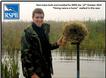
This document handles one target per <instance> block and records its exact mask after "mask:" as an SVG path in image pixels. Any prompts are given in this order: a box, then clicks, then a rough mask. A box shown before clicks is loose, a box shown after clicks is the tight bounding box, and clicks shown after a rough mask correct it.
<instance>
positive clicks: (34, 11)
mask: <svg viewBox="0 0 106 78" xmlns="http://www.w3.org/2000/svg"><path fill="white" fill-rule="evenodd" d="M35 13H39V14H43V15H44V12H43V10H42V9H41V8H35V9H34V10H33V12H32V17H34V15H35Z"/></svg>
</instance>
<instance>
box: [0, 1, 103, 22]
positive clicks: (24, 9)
mask: <svg viewBox="0 0 106 78" xmlns="http://www.w3.org/2000/svg"><path fill="white" fill-rule="evenodd" d="M5 3H8V2H3V3H2V7H3V4H5ZM9 3H14V2H9ZM15 3H19V4H20V19H19V21H31V20H32V11H33V10H34V8H42V9H43V10H44V13H45V18H44V19H45V20H54V21H69V20H88V19H92V20H99V19H105V3H104V2H15ZM37 4H39V5H40V6H37ZM41 4H46V5H47V4H51V5H54V4H66V5H70V6H41ZM72 4H80V5H81V7H91V5H90V4H92V5H97V4H99V6H94V8H100V9H83V10H82V9H78V8H79V7H80V6H72ZM84 4H85V6H82V5H84ZM88 4H89V5H88ZM53 7H55V8H56V7H58V8H62V7H68V8H69V7H70V8H71V9H61V10H60V9H54V8H53ZM72 8H77V9H72ZM2 12H3V8H2ZM2 17H3V13H2ZM2 20H3V21H7V20H4V19H3V18H2ZM12 21H13V20H12ZM16 21H18V20H16Z"/></svg>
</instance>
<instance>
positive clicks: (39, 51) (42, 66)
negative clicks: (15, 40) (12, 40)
mask: <svg viewBox="0 0 106 78" xmlns="http://www.w3.org/2000/svg"><path fill="white" fill-rule="evenodd" d="M42 27H43V29H44V32H45V35H46V39H47V41H48V42H49V38H48V37H49V36H48V35H49V31H50V25H49V24H46V23H44V24H43V26H42ZM45 46H48V44H45ZM58 47H59V46H58V45H57V43H54V44H50V43H49V46H48V50H49V51H48V52H49V53H48V54H49V55H50V56H49V57H48V56H46V57H48V59H47V58H46V57H45V56H44V54H45V53H44V51H43V48H42V43H41V40H40V38H39V36H38V34H37V32H36V30H34V28H33V27H32V25H30V26H29V27H27V28H26V29H25V30H24V32H23V35H22V39H21V61H22V70H23V74H24V76H25V77H31V76H32V74H33V73H36V74H37V75H38V76H39V77H41V78H42V77H43V76H45V75H46V74H47V73H48V74H51V73H53V68H52V56H51V51H50V50H53V49H56V48H58Z"/></svg>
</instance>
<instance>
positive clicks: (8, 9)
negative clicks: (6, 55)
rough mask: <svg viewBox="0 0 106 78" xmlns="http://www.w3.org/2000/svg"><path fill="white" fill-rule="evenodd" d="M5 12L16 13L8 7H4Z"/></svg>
mask: <svg viewBox="0 0 106 78" xmlns="http://www.w3.org/2000/svg"><path fill="white" fill-rule="evenodd" d="M4 11H12V12H16V11H15V10H14V9H13V8H10V7H7V6H6V5H5V6H4Z"/></svg>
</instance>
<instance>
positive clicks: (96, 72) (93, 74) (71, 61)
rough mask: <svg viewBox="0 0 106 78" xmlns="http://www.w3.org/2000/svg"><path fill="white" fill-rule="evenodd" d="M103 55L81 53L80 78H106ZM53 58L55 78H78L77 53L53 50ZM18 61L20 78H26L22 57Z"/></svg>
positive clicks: (87, 52) (99, 52)
mask: <svg viewBox="0 0 106 78" xmlns="http://www.w3.org/2000/svg"><path fill="white" fill-rule="evenodd" d="M103 53H104V52H102V51H100V50H98V51H91V52H90V51H86V50H82V51H80V76H81V77H80V78H105V56H104V54H103ZM6 56H7V55H6ZM6 56H5V57H6ZM19 56H20V55H19ZM52 56H53V68H54V75H53V78H76V77H77V75H76V74H77V71H76V70H77V69H76V67H77V61H76V60H77V59H76V51H68V50H67V51H62V50H61V51H60V50H53V51H52ZM2 60H3V59H2ZM18 60H19V63H18V64H19V73H20V75H19V77H20V78H24V77H23V75H22V68H21V61H20V57H19V59H18Z"/></svg>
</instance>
